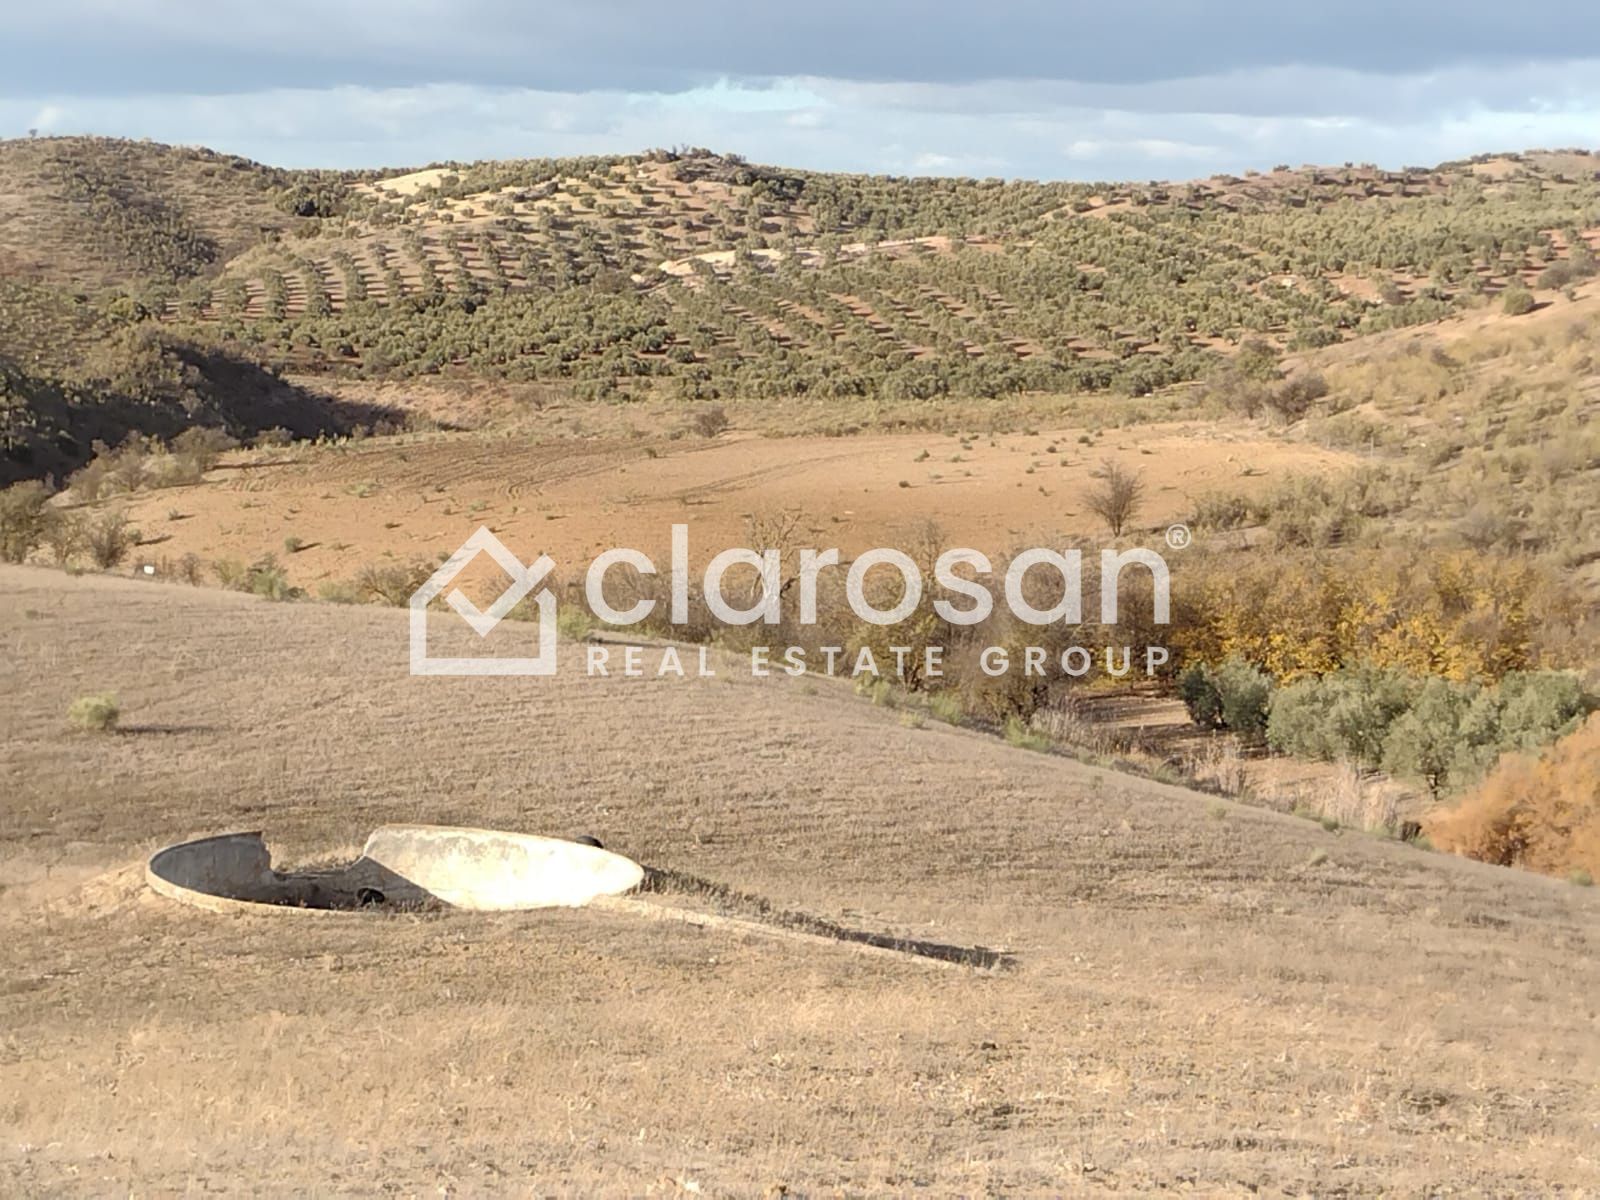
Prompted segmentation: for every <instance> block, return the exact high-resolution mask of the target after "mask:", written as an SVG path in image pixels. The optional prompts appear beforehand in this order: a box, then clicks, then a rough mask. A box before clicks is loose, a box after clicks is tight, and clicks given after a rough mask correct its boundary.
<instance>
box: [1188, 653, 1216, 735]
mask: <svg viewBox="0 0 1600 1200" xmlns="http://www.w3.org/2000/svg"><path fill="white" fill-rule="evenodd" d="M1178 696H1179V698H1180V699H1182V700H1183V706H1184V708H1186V709H1187V710H1188V711H1189V719H1190V720H1191V721H1193V722H1194V723H1195V724H1196V725H1203V726H1205V727H1206V728H1207V729H1220V728H1222V696H1221V694H1220V693H1219V692H1218V691H1217V685H1216V681H1215V680H1213V679H1212V677H1211V669H1210V668H1209V667H1208V666H1206V664H1205V663H1203V662H1195V663H1190V664H1189V665H1188V666H1186V667H1185V668H1184V669H1183V670H1182V671H1180V672H1179V673H1178Z"/></svg>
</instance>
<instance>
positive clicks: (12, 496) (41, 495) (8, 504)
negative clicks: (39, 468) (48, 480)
mask: <svg viewBox="0 0 1600 1200" xmlns="http://www.w3.org/2000/svg"><path fill="white" fill-rule="evenodd" d="M49 499H50V493H49V492H48V491H46V490H45V486H44V484H42V483H39V482H37V481H35V480H30V481H28V482H26V483H17V484H12V486H10V487H8V488H6V489H5V491H3V492H0V561H3V562H14V563H19V562H22V561H24V560H25V559H26V558H27V557H28V555H29V554H31V553H33V551H34V550H36V549H37V548H38V547H39V544H40V543H41V542H42V541H44V538H45V535H46V532H47V531H48V529H49V526H50V510H49V509H48V508H47V507H46V506H45V503H46V501H48V500H49Z"/></svg>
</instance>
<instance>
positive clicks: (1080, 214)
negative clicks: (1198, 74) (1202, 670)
mask: <svg viewBox="0 0 1600 1200" xmlns="http://www.w3.org/2000/svg"><path fill="white" fill-rule="evenodd" d="M1597 176H1600V160H1597V159H1595V158H1593V157H1592V156H1590V155H1588V154H1587V153H1585V152H1578V151H1572V152H1563V153H1544V152H1533V153H1529V154H1525V155H1509V156H1498V157H1491V156H1484V157H1483V158H1480V159H1476V160H1473V161H1470V162H1460V163H1452V164H1446V165H1444V166H1441V167H1437V168H1433V169H1427V170H1406V171H1399V172H1389V171H1381V170H1378V169H1376V168H1372V167H1363V166H1354V165H1347V166H1343V167H1336V168H1313V167H1305V168H1299V169H1289V168H1287V167H1284V168H1280V169H1277V170H1274V171H1272V172H1270V173H1267V174H1263V175H1255V176H1250V177H1244V178H1234V177H1218V178H1213V179H1208V180H1201V181H1194V182H1189V183H1175V184H1163V183H1147V184H1094V185H1085V184H1064V183H1062V184H1044V183H1029V182H1002V181H999V180H970V179H969V180H962V179H906V178H898V177H880V176H860V175H827V174H818V173H813V172H804V171H793V170H786V169H781V168H774V167H764V166H758V165H754V164H750V163H747V162H745V161H743V160H742V159H739V158H737V157H735V156H729V155H718V154H713V153H711V152H709V151H702V150H690V151H681V152H678V151H672V152H669V151H655V152H651V153H647V154H642V155H633V156H620V157H611V158H592V159H565V160H523V161H508V162H485V163H472V164H454V163H452V164H443V165H437V166H434V167H430V168H427V169H424V170H421V171H408V172H398V173H397V172H370V173H359V174H358V173H339V172H305V171H300V172H294V171H283V170H278V169H274V168H269V167H263V166H260V165H259V164H254V163H250V162H246V161H244V160H240V159H235V158H230V157H227V156H223V155H218V154H215V153H213V152H210V151H205V150H197V149H184V148H175V147H164V146H157V145H151V144H146V143H137V144H135V143H126V142H117V141H112V140H107V139H83V138H59V139H57V138H45V139H35V140H27V141H10V142H0V263H4V264H5V265H6V267H7V270H6V272H5V274H6V275H7V276H8V279H9V282H8V292H7V295H6V297H5V301H6V302H5V306H4V307H5V308H6V309H7V310H9V315H8V317H7V319H5V320H3V321H0V356H4V357H6V358H9V359H10V360H12V361H13V362H15V363H17V364H20V365H21V366H23V367H24V368H26V369H28V370H44V369H47V368H48V370H50V371H53V372H56V373H57V374H59V373H61V372H66V371H70V369H71V364H72V363H73V362H75V361H76V355H75V354H74V349H75V348H76V347H80V346H83V345H85V344H99V343H100V342H102V341H104V340H105V331H106V330H107V328H114V327H119V326H123V325H129V324H132V325H138V326H149V327H154V328H157V329H159V330H161V331H162V335H163V336H166V337H172V338H177V339H180V340H182V341H185V342H187V343H192V344H197V345H205V346H210V347H213V348H214V349H215V350H216V351H217V352H219V353H224V354H227V355H229V356H230V357H233V358H237V359H241V360H248V361H251V362H253V363H255V364H257V365H258V366H260V367H263V368H266V369H269V370H274V371H284V370H291V371H297V372H301V373H306V374H311V375H318V376H324V377H328V378H336V379H348V378H358V377H359V378H367V379H373V380H393V379H408V378H416V377H419V376H430V375H443V376H447V377H462V378H472V379H479V380H493V381H502V382H513V383H515V382H543V383H548V384H551V385H553V386H559V387H561V388H562V389H564V390H566V391H567V392H569V393H570V394H572V395H574V396H576V397H579V398H590V399H598V398H625V397H627V398H635V399H637V398H639V397H649V396H661V397H665V398H669V399H690V400H698V401H708V400H723V399H729V398H742V399H752V398H764V399H772V398H785V397H797V396H799V397H806V398H809V399H815V400H819V401H823V402H827V401H841V402H844V403H846V404H857V403H860V402H861V401H862V400H863V399H868V398H873V399H878V398H882V399H888V400H892V401H893V400H911V401H922V400H928V399H932V398H940V397H953V398H957V399H982V398H991V397H996V396H1005V395H1016V394H1020V393H1024V392H1041V391H1047V392H1080V391H1092V390H1106V389H1111V390H1114V391H1117V392H1120V393H1124V394H1142V393H1147V392H1150V391H1152V390H1154V389H1159V388H1162V387H1165V386H1167V385H1170V384H1174V383H1178V382H1182V381H1186V380H1192V379H1195V378H1198V377H1200V376H1202V375H1204V374H1206V373H1207V372H1208V371H1211V370H1213V369H1214V368H1215V365H1216V363H1217V362H1218V361H1219V360H1220V359H1223V358H1226V357H1227V356H1229V355H1231V354H1233V353H1234V352H1235V351H1236V349H1237V347H1238V346H1239V345H1240V344H1241V343H1242V342H1244V341H1246V340H1248V339H1251V338H1255V339H1260V340H1264V341H1266V342H1267V343H1269V344H1272V345H1276V346H1278V347H1280V348H1291V349H1293V348H1299V349H1306V348H1315V347H1318V346H1323V345H1328V344H1332V343H1338V342H1341V341H1348V340H1351V339H1355V338H1358V337H1361V336H1364V335H1367V334H1370V333H1373V332H1377V331H1381V330H1384V329H1388V328H1393V327H1396V326H1404V325H1410V324H1416V323H1419V322H1425V321H1429V320H1434V319H1437V318H1439V317H1441V316H1444V315H1447V314H1449V313H1452V312H1456V311H1460V310H1462V309H1465V308H1471V307H1473V306H1475V305H1480V304H1483V303H1485V302H1486V301H1487V300H1489V299H1491V298H1494V297H1496V296H1497V295H1499V294H1501V293H1503V292H1505V291H1506V290H1507V289H1520V288H1523V287H1530V288H1534V289H1537V290H1539V291H1540V292H1542V293H1546V294H1553V293H1555V292H1558V291H1559V290H1560V289H1561V288H1562V287H1565V286H1568V285H1569V284H1570V283H1572V282H1574V281H1576V280H1581V279H1582V278H1585V277H1587V276H1588V275H1589V274H1592V273H1593V270H1594V260H1593V254H1592V247H1593V245H1594V243H1595V242H1596V240H1597V239H1600V223H1597V211H1600V182H1597ZM69 432H70V431H69ZM11 441H12V442H13V443H15V442H16V441H17V439H16V438H15V437H13V438H12V439H11ZM35 441H37V439H35ZM76 441H77V443H78V444H81V445H87V439H85V438H83V437H77V438H76ZM13 473H16V472H15V470H14V471H13Z"/></svg>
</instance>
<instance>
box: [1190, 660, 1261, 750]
mask: <svg viewBox="0 0 1600 1200" xmlns="http://www.w3.org/2000/svg"><path fill="white" fill-rule="evenodd" d="M1178 695H1179V696H1180V697H1181V698H1182V700H1183V705H1184V707H1185V708H1186V709H1188V711H1189V719H1190V720H1192V721H1193V722H1195V724H1197V725H1203V726H1206V727H1207V728H1210V729H1231V730H1233V731H1234V732H1235V733H1237V734H1239V735H1240V736H1241V737H1246V738H1259V737H1260V736H1261V735H1262V734H1263V733H1264V732H1265V731H1266V727H1267V704H1268V701H1269V700H1270V698H1271V696H1272V680H1271V678H1270V677H1268V675H1267V674H1266V672H1264V671H1262V670H1261V669H1260V668H1259V667H1257V666H1255V665H1254V664H1253V663H1248V662H1245V661H1244V660H1243V659H1240V658H1230V659H1228V660H1226V661H1225V662H1223V663H1222V665H1221V666H1218V667H1212V666H1211V665H1209V664H1208V663H1200V662H1197V663H1191V664H1190V665H1189V666H1187V667H1185V668H1184V669H1183V671H1182V672H1181V673H1180V674H1179V675H1178Z"/></svg>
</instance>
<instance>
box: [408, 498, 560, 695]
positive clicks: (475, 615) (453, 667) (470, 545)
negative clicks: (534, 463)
mask: <svg viewBox="0 0 1600 1200" xmlns="http://www.w3.org/2000/svg"><path fill="white" fill-rule="evenodd" d="M480 553H483V554H488V555H489V557H490V558H492V559H494V561H495V562H496V563H497V564H499V566H500V569H501V570H503V571H504V572H505V573H506V574H507V575H508V576H510V578H511V586H510V587H508V588H507V589H506V590H505V591H504V592H502V593H500V596H499V598H498V599H496V600H495V602H494V603H493V604H491V605H490V606H489V607H488V608H487V609H479V608H478V606H477V605H475V604H474V603H473V602H472V601H471V600H469V599H468V598H467V597H466V595H465V594H464V593H463V592H462V591H461V589H460V588H454V589H452V590H451V591H450V593H449V594H448V595H446V596H445V603H446V604H448V605H449V606H450V607H451V608H452V609H454V610H455V611H456V613H457V614H458V615H459V616H460V617H461V618H462V620H464V621H466V623H467V624H468V625H470V626H472V628H473V629H474V630H475V631H476V632H477V634H478V636H479V637H488V636H489V634H490V632H492V631H493V630H494V628H495V627H496V626H497V625H499V624H500V622H501V621H503V620H505V618H506V616H507V614H509V613H510V612H511V610H512V609H513V608H515V607H516V606H517V605H518V604H519V603H521V602H522V599H523V597H525V596H526V595H528V593H529V592H531V591H533V589H534V588H535V587H538V585H539V584H540V582H541V581H543V579H544V578H545V576H546V575H548V574H549V573H550V571H551V570H552V569H553V568H554V567H555V562H554V561H553V560H552V559H551V558H550V557H549V556H548V555H545V554H541V555H540V556H539V557H538V558H536V559H534V561H533V562H531V563H529V564H528V565H527V566H524V565H523V564H522V560H521V559H519V558H518V557H517V556H516V555H515V554H513V553H511V551H510V550H508V549H507V548H506V545H505V543H504V542H502V541H501V540H500V539H499V538H497V537H495V535H494V534H493V533H491V532H490V531H489V528H488V526H486V525H480V526H478V528H477V531H476V532H474V533H473V535H472V536H471V537H469V538H468V539H467V540H466V541H464V542H462V543H461V545H460V546H458V547H457V548H456V551H455V553H454V554H452V555H451V556H450V557H449V558H447V559H446V560H445V561H444V562H443V563H442V564H440V566H439V569H438V570H437V571H435V572H434V573H433V574H432V575H430V576H428V578H427V580H426V581H425V582H424V583H423V584H422V586H421V587H419V588H418V589H417V590H416V591H414V592H412V593H411V599H410V600H409V601H408V602H407V607H408V608H409V609H410V610H411V612H410V625H411V673H412V674H413V675H554V674H555V673H556V598H555V597H554V596H553V595H551V594H550V589H549V588H544V589H542V590H541V591H540V592H539V594H538V595H537V596H535V597H534V604H535V606H536V607H537V608H538V610H539V619H538V621H537V622H536V624H537V625H538V629H539V653H538V654H537V655H535V656H533V657H531V658H435V657H434V656H432V655H430V654H429V653H428V605H429V604H431V603H433V601H434V599H435V598H436V597H437V596H439V595H441V594H442V593H443V592H444V590H445V588H447V587H450V583H451V581H452V580H454V579H455V577H456V576H457V575H459V574H461V572H462V570H464V569H465V568H466V566H467V564H468V563H470V562H471V561H472V560H473V559H475V558H476V557H477V556H478V555H479V554H480Z"/></svg>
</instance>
